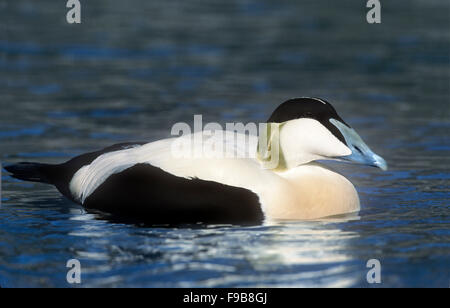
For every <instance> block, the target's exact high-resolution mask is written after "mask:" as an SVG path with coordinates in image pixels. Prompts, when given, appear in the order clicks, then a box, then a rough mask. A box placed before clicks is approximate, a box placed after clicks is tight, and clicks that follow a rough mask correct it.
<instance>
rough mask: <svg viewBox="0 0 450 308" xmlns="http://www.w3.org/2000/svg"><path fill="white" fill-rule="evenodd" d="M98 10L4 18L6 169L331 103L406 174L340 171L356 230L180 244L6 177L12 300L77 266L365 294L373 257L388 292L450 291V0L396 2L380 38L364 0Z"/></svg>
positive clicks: (219, 237) (252, 232)
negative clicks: (199, 124) (283, 107)
mask: <svg viewBox="0 0 450 308" xmlns="http://www.w3.org/2000/svg"><path fill="white" fill-rule="evenodd" d="M91 2H92V1H91ZM91 2H89V3H87V2H86V1H83V2H82V24H81V25H68V24H67V23H66V22H65V13H66V8H65V5H64V3H60V4H56V3H55V2H54V1H39V3H37V2H36V1H31V0H21V1H9V2H8V3H6V2H1V3H0V18H1V20H2V26H1V27H0V89H1V91H0V107H1V112H0V149H1V151H0V159H1V161H2V162H3V163H5V162H8V163H11V162H18V161H24V160H25V161H39V162H51V163H56V162H62V161H65V160H67V159H69V158H71V157H72V156H74V155H77V154H80V153H83V152H86V151H91V150H95V149H99V148H102V147H104V146H108V145H111V144H113V143H117V142H120V141H124V140H127V141H131V140H149V141H151V140H156V139H158V138H164V137H167V136H169V134H170V128H171V126H172V124H174V123H175V122H178V121H185V122H188V123H192V120H193V114H202V115H203V118H204V121H205V122H207V121H217V122H220V123H225V122H229V121H243V122H248V121H254V122H258V121H264V120H266V119H267V117H268V116H269V115H270V112H271V111H272V110H273V109H274V108H275V107H276V106H277V105H278V104H279V103H280V102H282V101H283V100H285V99H287V98H291V97H296V96H319V97H322V98H325V99H327V100H329V101H331V102H332V103H333V105H334V106H335V107H336V109H337V110H338V112H339V113H340V115H341V116H342V117H343V118H344V119H345V120H346V122H348V123H349V124H351V125H352V126H353V127H354V128H355V129H356V130H357V131H358V133H359V134H360V135H361V136H362V137H363V138H364V139H365V141H366V142H367V143H368V144H369V145H370V146H371V147H372V148H373V149H374V150H375V151H376V152H377V153H379V154H380V155H382V156H383V157H384V158H385V159H386V160H387V162H388V164H389V166H390V169H389V170H388V171H387V172H381V171H379V170H376V169H372V168H366V167H360V166H347V165H346V166H344V165H338V164H334V165H333V167H334V168H337V169H338V170H339V171H340V172H342V173H343V174H345V175H346V176H347V177H348V178H349V179H350V180H351V181H352V182H353V183H354V184H355V186H356V187H357V190H358V192H359V194H360V197H361V206H362V210H361V212H360V213H359V214H358V216H357V217H341V218H337V219H328V220H322V221H310V222H280V223H278V224H275V225H269V226H253V227H240V226H182V227H181V226H180V227H179V228H161V227H155V228H149V227H141V226H135V225H127V224H120V223H113V222H110V221H106V220H101V219H97V218H98V217H96V216H95V215H92V214H87V213H85V212H84V211H83V210H82V209H81V208H80V207H79V206H77V205H75V204H73V203H71V202H70V201H67V200H65V199H63V198H62V197H60V196H59V194H58V193H57V192H56V191H55V189H53V188H52V187H48V186H45V185H41V184H33V183H24V182H20V181H17V180H14V179H12V178H11V177H9V176H8V175H7V174H5V173H3V175H2V182H3V183H2V206H1V208H0V285H1V286H3V287H18V286H24V287H49V286H58V287H66V286H70V285H69V284H67V282H66V273H67V269H66V268H65V265H66V262H67V260H69V259H72V258H77V259H79V260H80V261H81V264H82V269H83V272H82V284H81V286H84V287H90V286H95V287H100V286H121V287H123V286H127V287H131V286H133V287H134V286H143V287H259V286H274V287H279V286H287V287H301V286H336V287H345V286H362V287H366V286H370V285H369V284H368V283H367V281H366V273H367V271H368V269H367V268H366V262H367V261H368V260H369V259H378V260H380V262H381V265H382V284H381V286H382V287H388V286H396V287H398V286H410V287H416V286H422V287H429V286H434V287H448V286H449V283H450V193H449V191H450V181H449V179H450V172H449V166H450V137H449V133H450V105H449V104H450V101H449V98H450V32H449V31H448V29H449V26H450V20H449V19H450V5H449V3H448V1H437V0H436V1H419V0H415V1H395V3H387V2H386V3H384V2H383V11H382V23H381V24H380V25H369V24H367V23H366V22H365V14H366V8H365V5H364V3H358V4H356V3H355V1H340V2H339V4H337V3H336V4H333V5H331V4H330V2H329V1H302V2H303V3H300V2H299V3H294V2H292V1H256V0H244V1H219V0H214V1H201V0H195V1H181V0H180V1H171V2H170V3H167V2H164V1H140V0H132V1H126V2H125V1H95V3H94V2H92V3H91ZM363 2H364V1H363ZM230 206H236V207H237V208H238V207H239V205H238V204H230Z"/></svg>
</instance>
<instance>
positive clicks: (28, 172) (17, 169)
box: [4, 162, 55, 184]
mask: <svg viewBox="0 0 450 308" xmlns="http://www.w3.org/2000/svg"><path fill="white" fill-rule="evenodd" d="M54 167H55V165H49V164H40V163H29V162H23V163H18V164H13V165H9V166H6V167H4V168H5V170H6V171H8V172H9V173H11V176H12V177H13V178H16V179H19V180H23V181H30V182H39V183H47V184H53V180H52V178H53V177H52V174H53V170H54Z"/></svg>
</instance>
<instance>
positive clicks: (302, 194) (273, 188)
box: [5, 97, 387, 224]
mask: <svg viewBox="0 0 450 308" xmlns="http://www.w3.org/2000/svg"><path fill="white" fill-rule="evenodd" d="M267 128H268V130H267V132H266V133H265V135H266V138H258V136H248V135H247V138H248V139H249V143H248V144H249V146H248V148H247V149H242V146H241V145H239V144H237V142H236V141H235V140H236V139H235V138H234V136H233V138H228V137H224V138H223V141H224V143H225V145H226V146H227V147H228V148H229V147H230V145H231V148H232V149H234V150H236V152H238V153H241V152H245V153H244V154H247V155H237V157H228V156H225V157H209V158H205V157H201V156H182V157H174V155H173V154H174V152H173V144H174V143H176V142H179V141H183V140H184V141H186V140H193V139H196V138H198V137H200V140H202V141H205V142H204V143H202V144H203V146H204V145H205V144H209V146H214V144H216V145H217V143H214V142H210V141H211V140H210V139H211V138H217V134H214V136H215V137H212V136H213V135H212V134H211V131H203V132H197V133H194V134H192V135H189V136H181V137H176V138H169V139H163V140H159V141H155V142H150V143H142V142H131V143H121V144H116V145H113V146H111V147H108V148H105V149H103V150H100V151H97V152H92V153H87V154H84V155H80V156H78V157H75V158H73V159H71V160H69V161H67V162H65V163H63V164H57V165H50V164H40V163H28V162H25V163H19V164H15V165H10V166H8V167H6V168H5V169H6V170H7V171H9V172H10V173H11V174H12V177H14V178H17V179H20V180H26V181H32V182H41V183H48V184H52V185H55V186H56V188H57V189H58V190H59V191H60V192H61V193H62V194H63V195H64V196H65V197H67V198H69V199H70V200H72V201H74V202H76V203H78V204H80V205H82V206H83V207H84V208H85V209H86V210H87V211H101V212H105V213H108V214H111V215H113V216H114V217H117V218H123V219H132V220H136V221H140V222H144V223H150V224H179V223H197V222H200V223H214V224H217V223H220V224H222V223H225V224H259V223H262V222H264V221H273V220H304V219H317V218H321V217H326V216H334V215H340V214H345V213H352V212H357V211H359V209H360V204H359V197H358V193H357V192H356V189H355V187H354V186H353V185H352V183H350V181H349V180H347V179H346V178H345V177H343V176H342V175H340V174H338V173H336V172H334V171H332V170H330V169H329V168H327V167H325V166H323V165H321V164H319V163H317V162H315V161H317V160H338V161H348V162H356V163H361V164H365V165H370V166H375V167H379V168H381V169H382V170H386V168H387V165H386V162H385V161H384V159H383V158H381V157H380V156H378V155H376V154H375V153H374V152H372V151H371V150H370V148H369V147H368V146H367V145H366V144H365V143H364V142H363V140H362V139H361V138H360V137H359V135H358V134H357V133H356V132H355V131H354V130H353V129H352V128H351V127H350V126H349V125H348V124H347V123H345V122H344V120H342V118H341V117H340V116H339V115H338V114H337V113H336V110H335V109H334V108H333V106H332V105H331V104H330V103H328V102H327V101H325V100H322V99H318V98H308V97H303V98H296V99H290V100H288V101H286V102H284V103H283V104H281V105H280V106H279V107H278V108H277V109H276V110H275V111H274V112H273V114H272V115H271V116H270V117H269V119H268V121H267ZM274 132H276V133H274ZM224 135H227V134H224ZM238 137H239V136H238ZM241 137H242V136H241ZM183 138H184V139H183ZM237 139H239V138H237ZM244 139H245V137H244ZM208 141H209V142H208ZM221 141H222V140H221ZM258 143H259V144H258ZM194 146H195V145H194ZM261 149H262V150H261ZM272 149H277V150H276V151H274V152H273V153H270V150H272ZM241 154H242V153H241ZM273 155H278V157H277V159H276V160H272V158H273V157H272V156H273ZM273 161H275V165H273V166H269V165H270V164H271V162H273Z"/></svg>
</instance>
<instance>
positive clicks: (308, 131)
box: [258, 97, 387, 170]
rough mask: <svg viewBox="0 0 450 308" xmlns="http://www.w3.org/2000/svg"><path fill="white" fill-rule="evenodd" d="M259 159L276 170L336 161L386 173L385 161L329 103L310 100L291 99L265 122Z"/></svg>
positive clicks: (316, 99) (320, 100)
mask: <svg viewBox="0 0 450 308" xmlns="http://www.w3.org/2000/svg"><path fill="white" fill-rule="evenodd" d="M262 136H264V138H262ZM274 155H276V156H277V159H275V160H274ZM258 158H259V160H260V161H262V163H263V165H266V166H269V165H271V166H272V167H269V168H276V169H290V168H293V167H297V166H299V165H302V164H306V163H309V162H311V161H315V160H337V161H345V162H352V163H358V164H364V165H368V166H374V167H378V168H380V169H382V170H387V164H386V161H385V160H384V159H383V158H382V157H381V156H378V155H377V154H375V153H374V152H373V151H372V150H371V149H370V148H369V146H368V145H367V144H365V143H364V141H363V140H362V139H361V137H360V136H359V135H358V134H357V133H356V131H355V130H354V129H353V128H351V127H350V125H348V124H347V123H345V121H344V120H343V119H342V118H341V117H340V116H339V115H338V114H337V112H336V110H335V109H334V108H333V106H332V105H331V104H330V103H328V102H327V101H325V100H322V99H319V98H309V97H302V98H295V99H290V100H288V101H286V102H284V103H283V104H281V105H280V106H279V107H278V108H277V109H275V111H274V112H273V113H272V115H271V116H270V118H269V119H268V121H267V131H266V132H265V134H260V138H259V144H258ZM274 161H275V162H276V163H275V165H274V164H273V162H274Z"/></svg>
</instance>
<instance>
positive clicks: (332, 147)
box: [282, 119, 352, 157]
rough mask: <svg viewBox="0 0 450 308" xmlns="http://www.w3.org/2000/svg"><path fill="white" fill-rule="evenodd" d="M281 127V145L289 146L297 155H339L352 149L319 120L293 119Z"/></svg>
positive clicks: (348, 152) (345, 153)
mask: <svg viewBox="0 0 450 308" xmlns="http://www.w3.org/2000/svg"><path fill="white" fill-rule="evenodd" d="M282 129H283V134H282V135H284V136H283V137H282V143H284V145H283V144H282V146H283V147H284V146H286V147H288V148H291V149H292V150H291V151H296V152H297V153H299V155H307V154H310V155H313V156H322V157H339V156H347V155H350V154H352V151H351V150H350V149H349V148H348V147H347V146H346V145H345V144H344V143H342V142H341V141H340V140H339V139H338V138H336V137H335V136H334V135H333V134H332V133H331V132H330V131H329V130H328V129H327V128H326V127H325V126H323V125H322V124H321V123H320V122H319V121H316V120H313V119H298V120H293V121H289V122H287V123H286V124H285V126H284V127H283V128H282ZM284 130H286V131H284ZM285 133H286V134H285Z"/></svg>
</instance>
